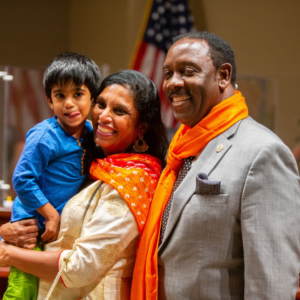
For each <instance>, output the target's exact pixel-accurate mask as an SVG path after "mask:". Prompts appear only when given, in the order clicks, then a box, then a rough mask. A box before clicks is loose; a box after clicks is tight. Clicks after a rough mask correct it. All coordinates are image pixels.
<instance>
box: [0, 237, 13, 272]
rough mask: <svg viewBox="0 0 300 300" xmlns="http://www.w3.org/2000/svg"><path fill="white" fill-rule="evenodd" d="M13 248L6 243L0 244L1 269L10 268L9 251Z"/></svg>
mask: <svg viewBox="0 0 300 300" xmlns="http://www.w3.org/2000/svg"><path fill="white" fill-rule="evenodd" d="M10 247H12V246H10V245H8V244H6V243H5V242H0V267H9V264H8V263H7V262H6V261H7V253H8V252H7V251H9V248H10Z"/></svg>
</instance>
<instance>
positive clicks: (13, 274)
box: [3, 52, 100, 300]
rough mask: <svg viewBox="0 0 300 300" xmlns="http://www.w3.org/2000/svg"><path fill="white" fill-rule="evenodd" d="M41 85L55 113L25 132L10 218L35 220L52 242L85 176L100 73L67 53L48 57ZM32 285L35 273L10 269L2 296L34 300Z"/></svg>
mask: <svg viewBox="0 0 300 300" xmlns="http://www.w3.org/2000/svg"><path fill="white" fill-rule="evenodd" d="M43 83H44V88H45V92H46V96H47V102H48V104H49V106H50V108H51V109H53V111H54V114H55V117H53V118H51V119H48V120H45V121H43V122H41V123H39V124H37V125H36V126H35V127H33V128H32V129H31V130H29V132H28V133H27V136H26V144H25V147H24V150H23V152H22V155H21V157H20V159H19V162H18V164H17V166H16V169H15V172H14V175H13V186H14V189H15V191H16V193H17V198H16V199H15V201H14V204H13V209H12V217H11V222H15V221H19V220H22V219H26V218H36V219H37V220H38V226H39V228H40V229H41V230H45V232H44V233H43V234H42V235H41V240H42V241H43V242H52V241H54V240H56V238H57V236H58V231H59V223H60V214H61V212H62V210H63V208H64V206H65V204H66V203H67V201H68V200H69V199H70V198H72V197H73V196H74V195H75V194H77V193H78V191H79V188H80V186H81V184H82V183H83V181H84V179H85V178H86V175H87V171H88V168H87V167H88V166H86V165H85V159H84V157H85V149H84V148H83V143H84V138H83V137H84V136H87V135H88V133H90V132H91V131H92V126H91V125H90V123H89V122H88V121H86V118H87V116H88V114H89V112H90V108H91V102H92V99H95V98H97V96H98V91H99V85H100V72H99V68H98V67H97V65H96V64H95V63H94V62H93V61H92V60H90V59H89V58H87V57H85V56H83V55H79V54H75V53H71V52H67V53H63V54H61V55H59V56H58V57H56V58H55V59H54V60H53V61H52V63H51V64H50V66H49V67H48V68H47V69H46V71H45V74H44V82H43ZM36 250H38V249H36ZM45 271H46V270H45ZM20 278H22V280H21V281H20ZM37 283H38V279H37V278H36V277H34V276H32V275H29V274H27V273H23V272H21V271H19V270H17V269H15V268H12V269H11V271H10V275H9V286H8V288H7V291H6V293H5V295H4V298H3V299H30V300H31V299H36V297H37ZM29 286H31V288H28V287H29Z"/></svg>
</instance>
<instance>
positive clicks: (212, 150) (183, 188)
mask: <svg viewBox="0 0 300 300" xmlns="http://www.w3.org/2000/svg"><path fill="white" fill-rule="evenodd" d="M240 123H241V121H239V122H237V123H236V124H234V125H233V126H232V127H231V128H229V129H228V130H227V131H225V132H224V133H223V134H220V135H219V136H217V137H216V138H214V139H213V140H212V141H210V142H209V143H208V145H207V146H206V147H205V148H204V150H203V152H202V153H201V155H200V156H199V158H198V159H197V161H196V162H195V163H194V165H193V166H192V168H191V170H190V171H189V172H188V174H187V175H186V177H185V178H184V180H183V181H182V182H181V184H180V185H179V187H178V188H177V190H176V192H175V193H174V196H173V202H172V206H171V210H170V215H169V219H168V223H167V228H166V231H165V234H164V238H163V241H162V243H161V245H160V246H159V250H160V249H161V248H162V247H163V245H164V243H165V241H166V240H167V239H168V236H169V235H170V233H171V232H172V230H173V228H174V226H175V225H176V223H177V221H178V218H179V217H180V214H181V212H182V210H183V208H184V207H185V205H186V203H187V202H188V201H189V199H190V198H191V197H192V195H193V194H194V192H195V189H196V175H197V174H198V173H200V172H201V173H206V174H207V175H209V174H210V173H211V172H212V170H213V169H214V168H215V167H216V165H217V164H218V163H219V161H220V160H221V159H222V158H223V157H224V156H225V155H226V153H227V152H228V151H229V149H230V147H231V143H230V142H229V140H228V138H230V137H231V136H233V135H234V134H235V132H236V131H237V129H238V127H239V125H240ZM219 145H222V146H223V149H222V150H221V151H220V152H217V151H216V149H217V147H218V146H219Z"/></svg>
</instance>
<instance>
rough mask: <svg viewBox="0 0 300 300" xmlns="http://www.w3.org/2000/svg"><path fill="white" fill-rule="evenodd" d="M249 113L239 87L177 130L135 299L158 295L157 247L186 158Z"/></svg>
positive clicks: (142, 252) (140, 260) (144, 242)
mask: <svg viewBox="0 0 300 300" xmlns="http://www.w3.org/2000/svg"><path fill="white" fill-rule="evenodd" d="M247 116H248V108H247V106H246V103H245V99H244V98H243V96H242V94H241V93H240V92H238V91H236V92H235V95H233V96H232V97H230V98H228V99H226V100H224V101H222V102H221V103H219V104H218V105H216V106H215V107H214V108H213V109H212V110H211V112H210V113H209V114H208V115H207V116H206V117H205V118H203V119H202V120H201V121H200V122H199V123H198V124H197V125H195V126H194V127H193V128H191V127H188V126H184V125H181V127H180V128H179V130H178V131H177V133H176V134H175V136H174V138H173V140H172V142H171V144H170V147H169V153H168V157H167V167H166V168H165V169H164V171H163V173H162V175H161V177H160V180H159V182H158V185H157V189H156V192H155V195H154V198H153V201H152V204H151V208H150V212H149V216H148V220H147V223H146V226H145V229H144V232H143V235H142V237H141V240H140V245H139V249H138V252H137V258H136V263H135V269H134V274H133V282H132V289H131V291H132V293H131V300H143V299H147V300H150V299H151V300H154V299H157V288H158V275H157V273H158V270H157V249H158V241H159V234H160V227H161V219H162V215H163V212H164V209H165V207H166V205H167V203H168V200H169V198H170V195H171V192H172V188H173V185H174V183H175V180H176V178H177V174H178V170H179V169H180V167H181V166H182V164H183V160H184V159H185V158H187V157H190V156H196V155H197V154H198V153H199V152H200V151H201V149H203V148H204V147H205V146H206V145H207V144H208V143H209V141H210V140H212V139H213V138H215V137H216V136H218V135H220V134H221V133H222V132H224V131H226V130H227V129H228V128H230V127H231V126H232V125H233V124H235V123H236V122H238V121H239V120H241V119H244V118H246V117H247Z"/></svg>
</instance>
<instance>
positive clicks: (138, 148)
mask: <svg viewBox="0 0 300 300" xmlns="http://www.w3.org/2000/svg"><path fill="white" fill-rule="evenodd" d="M148 148H149V146H148V145H147V143H146V142H145V141H144V138H143V136H142V135H140V136H139V137H138V139H137V140H136V141H135V142H134V144H133V149H134V151H135V152H145V151H147V150H148Z"/></svg>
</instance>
